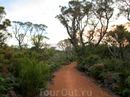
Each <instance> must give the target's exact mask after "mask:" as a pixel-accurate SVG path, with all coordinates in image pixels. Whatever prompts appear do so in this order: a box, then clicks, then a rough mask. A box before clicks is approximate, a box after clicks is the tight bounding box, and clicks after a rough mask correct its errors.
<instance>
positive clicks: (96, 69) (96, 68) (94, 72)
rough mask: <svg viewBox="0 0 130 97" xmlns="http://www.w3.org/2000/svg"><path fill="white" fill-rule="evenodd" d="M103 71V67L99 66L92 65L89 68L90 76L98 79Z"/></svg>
mask: <svg viewBox="0 0 130 97" xmlns="http://www.w3.org/2000/svg"><path fill="white" fill-rule="evenodd" d="M102 71H103V66H101V65H93V66H92V67H91V68H90V76H91V77H94V78H96V79H98V78H99V77H98V76H99V74H100V73H101V72H102Z"/></svg>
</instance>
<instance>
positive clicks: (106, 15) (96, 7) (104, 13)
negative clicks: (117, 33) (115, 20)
mask: <svg viewBox="0 0 130 97" xmlns="http://www.w3.org/2000/svg"><path fill="white" fill-rule="evenodd" d="M92 1H93V13H94V15H95V16H96V18H97V19H98V20H99V26H100V31H99V40H98V42H97V43H96V44H95V47H94V48H96V47H97V46H98V45H99V43H100V42H101V41H102V39H103V37H104V36H105V34H106V33H107V29H108V25H109V22H110V19H111V18H112V16H113V12H114V8H113V7H112V5H113V4H114V2H113V0H92Z"/></svg>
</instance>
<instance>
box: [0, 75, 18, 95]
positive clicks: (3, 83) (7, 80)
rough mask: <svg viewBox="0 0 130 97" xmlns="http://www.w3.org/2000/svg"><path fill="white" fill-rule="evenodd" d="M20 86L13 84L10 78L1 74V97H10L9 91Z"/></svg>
mask: <svg viewBox="0 0 130 97" xmlns="http://www.w3.org/2000/svg"><path fill="white" fill-rule="evenodd" d="M11 86H12V87H13V86H17V87H18V86H19V83H11V80H10V78H7V77H5V76H4V75H3V74H0V97H8V96H7V95H6V94H7V91H8V88H9V87H11Z"/></svg>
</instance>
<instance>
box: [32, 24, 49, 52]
mask: <svg viewBox="0 0 130 97" xmlns="http://www.w3.org/2000/svg"><path fill="white" fill-rule="evenodd" d="M46 28H47V26H46V25H44V24H33V29H32V33H31V34H32V36H31V40H32V44H33V45H34V46H35V48H36V51H37V52H39V49H40V48H42V47H43V46H44V43H43V40H44V39H49V38H48V37H46V36H45V34H46V32H45V29H46Z"/></svg>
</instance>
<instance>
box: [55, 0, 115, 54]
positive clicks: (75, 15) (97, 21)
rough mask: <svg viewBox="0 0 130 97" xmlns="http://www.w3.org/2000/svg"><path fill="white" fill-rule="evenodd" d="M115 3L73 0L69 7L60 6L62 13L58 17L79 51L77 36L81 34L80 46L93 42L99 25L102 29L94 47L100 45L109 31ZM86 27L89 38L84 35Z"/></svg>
mask: <svg viewBox="0 0 130 97" xmlns="http://www.w3.org/2000/svg"><path fill="white" fill-rule="evenodd" d="M113 3H114V2H113V1H112V0H92V1H91V2H90V1H86V0H83V1H79V0H72V1H69V3H68V7H67V6H60V7H61V14H59V15H57V16H56V18H57V19H59V21H60V22H61V24H62V25H63V26H64V27H65V28H66V30H67V33H68V35H69V36H70V39H69V40H70V42H71V43H72V44H73V46H74V47H75V49H76V52H77V53H78V49H77V47H78V46H79V42H78V38H77V36H79V40H80V44H81V45H80V47H84V46H86V45H87V44H89V43H91V41H92V40H93V38H94V33H95V30H96V29H98V27H99V29H100V32H99V34H100V35H99V39H98V41H97V43H96V44H95V46H94V48H96V47H97V46H98V45H99V43H100V42H101V40H102V39H103V37H104V36H105V34H106V33H107V29H108V25H109V21H110V19H111V18H112V16H113V11H114V8H112V5H113ZM90 27H91V29H90ZM88 28H89V29H88ZM86 29H88V30H89V31H88V34H89V35H88V37H87V39H85V37H84V33H85V30H86Z"/></svg>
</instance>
